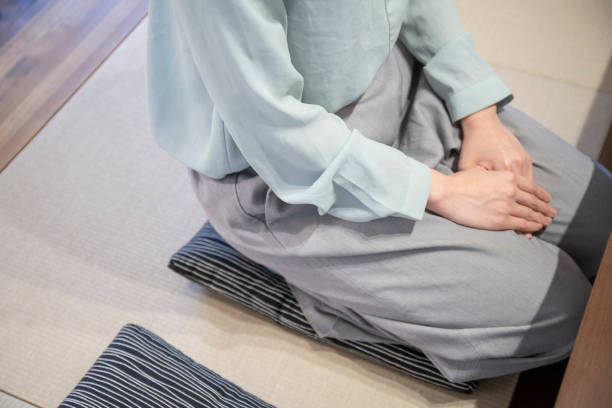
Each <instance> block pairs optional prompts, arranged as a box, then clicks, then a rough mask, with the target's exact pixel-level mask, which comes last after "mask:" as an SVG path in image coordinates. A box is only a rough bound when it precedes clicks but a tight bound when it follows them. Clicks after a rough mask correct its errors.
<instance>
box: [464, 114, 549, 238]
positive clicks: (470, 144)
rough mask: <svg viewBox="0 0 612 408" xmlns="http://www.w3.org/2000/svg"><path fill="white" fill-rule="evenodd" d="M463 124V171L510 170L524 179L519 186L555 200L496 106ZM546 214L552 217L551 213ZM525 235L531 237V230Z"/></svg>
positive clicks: (539, 195)
mask: <svg viewBox="0 0 612 408" xmlns="http://www.w3.org/2000/svg"><path fill="white" fill-rule="evenodd" d="M461 127H462V129H463V143H462V147H461V151H460V153H459V170H466V169H469V168H472V167H475V166H480V167H482V168H484V169H486V170H499V171H508V172H511V173H513V174H514V175H515V176H516V178H517V180H518V179H520V180H522V185H523V186H524V188H523V187H519V188H521V189H522V190H525V189H527V190H526V191H533V192H535V194H536V196H537V198H538V199H540V200H543V201H546V202H549V201H550V200H551V195H550V193H548V192H547V191H546V190H544V189H543V188H542V187H539V186H537V184H536V182H535V179H534V176H533V166H532V163H531V158H530V157H529V154H528V153H527V152H526V151H525V149H524V148H523V146H522V145H521V143H520V142H519V141H518V139H517V138H516V136H514V134H512V132H510V130H508V129H507V128H506V127H505V126H504V125H503V124H502V123H501V121H500V120H499V117H498V116H497V110H496V106H495V105H491V106H489V107H488V108H485V109H483V110H481V111H478V112H475V113H473V114H472V115H469V116H467V117H465V118H464V119H462V120H461ZM535 210H536V211H539V210H537V209H535ZM542 214H543V215H544V216H551V214H550V213H549V212H543V213H542ZM553 216H554V215H553ZM525 235H527V237H528V238H531V233H529V232H527V233H525Z"/></svg>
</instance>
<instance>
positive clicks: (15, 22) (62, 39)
mask: <svg viewBox="0 0 612 408" xmlns="http://www.w3.org/2000/svg"><path fill="white" fill-rule="evenodd" d="M146 13H147V0H0V171H2V170H3V169H4V168H5V167H6V166H7V165H8V164H9V162H10V161H11V160H12V159H13V158H14V157H15V156H16V155H17V154H18V153H19V151H21V149H23V147H24V146H25V145H26V144H27V143H28V142H29V141H30V140H31V139H32V138H33V137H34V136H35V135H36V133H37V132H38V131H39V130H40V129H41V128H42V127H43V126H44V125H45V123H47V121H48V120H49V119H50V118H51V117H52V116H53V115H54V114H55V112H57V111H58V110H59V109H60V108H61V106H62V105H63V104H64V103H65V102H66V101H67V100H68V99H69V98H70V97H71V96H72V94H73V93H74V92H75V91H76V90H77V89H78V88H79V87H80V86H81V85H82V84H83V83H84V82H85V80H86V79H87V78H88V77H89V76H90V75H91V74H92V73H93V72H94V71H95V70H96V69H97V67H98V66H99V65H100V64H101V63H102V62H103V61H104V60H105V59H106V57H107V56H108V55H109V54H110V53H111V52H112V51H113V49H115V47H116V46H117V45H118V44H119V43H120V42H121V41H122V40H123V39H124V38H125V37H126V35H127V34H128V33H129V32H130V31H131V30H132V29H133V28H134V27H135V26H136V25H137V24H138V23H139V22H140V21H141V20H142V18H143V17H144V16H145V15H146Z"/></svg>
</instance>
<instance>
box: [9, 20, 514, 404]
mask: <svg viewBox="0 0 612 408" xmlns="http://www.w3.org/2000/svg"><path fill="white" fill-rule="evenodd" d="M146 26H147V20H146V19H145V20H144V21H143V23H141V24H140V25H139V26H138V27H137V28H136V29H135V31H134V32H133V33H132V34H131V35H130V36H129V37H128V38H127V40H126V41H125V42H124V43H123V44H122V45H121V46H120V47H119V48H118V49H117V50H116V51H115V52H114V53H113V54H112V55H111V56H110V58H109V59H108V60H107V61H106V62H105V63H104V64H103V65H102V67H101V68H100V69H99V70H98V71H97V72H96V73H95V74H94V75H93V76H92V77H91V78H90V79H89V80H88V81H87V82H86V83H85V85H84V86H83V87H82V88H81V89H80V90H79V91H78V92H77V93H76V94H75V95H74V96H73V97H72V98H71V99H70V101H69V102H68V103H67V104H66V105H65V106H64V107H63V108H62V110H60V111H59V112H58V113H57V115H56V116H55V117H54V118H53V119H52V120H51V121H50V122H49V123H48V124H47V125H46V126H45V128H44V129H43V130H42V131H41V133H40V134H39V135H37V136H36V137H35V138H34V140H33V141H32V142H31V143H30V144H29V145H28V146H27V147H26V148H25V149H24V150H23V151H22V152H21V153H20V154H19V155H18V156H17V157H16V158H15V160H14V161H13V162H12V163H11V164H10V165H9V166H8V167H7V168H6V169H5V170H4V171H3V172H2V173H0V242H2V243H3V244H2V245H1V246H0V260H1V267H0V279H2V285H0V322H1V324H2V330H0V367H1V369H0V390H3V391H5V392H8V393H10V394H13V395H16V396H19V397H21V398H24V399H26V400H28V401H31V402H32V403H34V404H37V405H41V406H44V407H53V406H57V404H58V403H59V402H60V401H61V400H62V399H63V398H64V397H65V396H66V395H67V394H68V393H69V392H70V390H71V389H72V387H73V386H74V385H75V384H76V383H77V382H78V381H79V379H80V378H81V376H82V375H83V374H84V373H85V372H86V371H87V369H88V368H89V367H90V365H91V364H92V363H93V362H94V361H95V359H96V358H97V357H98V355H99V354H100V353H101V352H102V351H103V350H104V348H105V347H106V346H107V345H108V343H109V342H110V341H111V339H112V338H113V337H114V335H115V334H116V333H117V331H118V330H119V329H120V328H121V327H122V326H123V325H124V324H125V323H128V322H133V323H137V324H139V325H142V326H143V327H146V328H147V329H149V330H151V331H153V332H155V333H156V334H158V335H160V336H161V337H162V338H164V339H166V340H167V341H168V342H169V343H171V344H172V345H174V346H175V347H177V348H178V349H180V350H181V351H183V352H184V353H185V354H187V355H189V356H191V357H192V358H193V359H194V360H196V361H198V362H200V363H202V364H203V365H205V366H207V367H209V368H210V369H212V370H214V371H216V372H218V373H219V374H220V375H222V376H224V377H226V378H227V379H229V380H231V381H233V382H235V383H236V384H238V385H240V386H242V387H244V388H245V389H247V390H248V391H249V392H252V393H254V394H255V395H257V396H258V397H260V398H262V399H264V400H266V401H268V402H270V403H272V404H276V405H278V406H279V407H292V408H293V407H296V408H299V407H434V406H435V407H479V408H494V407H495V408H497V407H499V408H501V407H506V406H507V404H508V401H509V399H510V396H511V393H512V391H513V387H514V384H515V381H516V375H511V376H505V377H499V378H495V379H491V380H485V381H482V383H481V388H480V389H479V390H478V391H477V392H476V393H475V394H474V395H469V396H466V395H461V394H457V393H455V392H452V391H447V390H443V389H439V388H437V387H435V386H431V385H429V384H425V383H422V382H420V381H418V380H413V379H412V378H410V377H408V376H406V375H403V374H400V373H396V372H394V371H392V370H390V369H387V368H385V367H382V366H380V365H377V364H375V363H371V362H369V361H365V360H364V359H361V358H358V357H356V356H354V355H349V354H346V353H343V352H340V351H338V350H335V349H332V348H331V347H329V346H325V345H322V344H319V343H316V342H314V341H312V340H310V339H308V338H304V337H302V336H300V335H298V334H295V333H293V332H289V331H288V330H285V329H283V328H281V327H277V326H276V325H274V324H273V323H270V322H269V321H267V320H264V319H262V318H259V317H258V316H256V315H254V314H253V313H251V312H248V311H246V310H244V309H241V308H239V307H237V306H236V305H234V304H233V303H230V302H227V301H226V300H224V299H221V298H218V297H216V296H213V295H211V294H209V293H208V292H206V291H205V290H203V289H202V288H201V287H199V286H198V285H196V284H194V283H191V282H190V281H188V280H186V279H185V278H182V277H180V276H178V275H177V274H175V273H174V272H171V271H170V270H169V269H167V268H166V264H167V261H168V259H169V257H170V255H171V254H172V253H173V252H174V251H175V250H176V249H178V248H179V247H180V246H181V245H183V244H184V243H185V242H186V241H187V240H188V239H190V238H191V236H192V235H193V234H194V233H195V232H196V231H197V230H198V229H199V228H200V226H201V225H202V223H203V222H204V220H205V215H204V214H203V212H202V210H201V209H200V207H199V204H198V203H197V201H196V198H195V195H194V194H193V193H192V191H191V187H190V185H189V180H188V177H187V171H186V169H185V168H184V167H183V166H182V165H180V164H179V163H178V162H176V161H175V160H173V159H172V158H170V157H169V156H168V155H167V154H166V153H165V152H163V151H162V150H161V149H159V148H158V147H157V146H156V145H155V142H154V140H153V139H152V138H151V137H150V136H149V134H148V128H147V126H148V124H147V113H146V82H145V79H146V77H145V55H146V54H145V53H146V48H145V45H146V42H145V41H146Z"/></svg>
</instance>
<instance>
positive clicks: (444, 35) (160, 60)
mask: <svg viewBox="0 0 612 408" xmlns="http://www.w3.org/2000/svg"><path fill="white" fill-rule="evenodd" d="M398 39H399V40H400V41H402V42H403V43H404V44H405V45H406V47H407V48H408V49H409V50H410V51H411V52H412V53H413V55H415V57H416V58H417V59H419V60H420V61H422V62H423V63H424V64H425V67H424V75H425V77H426V79H427V80H428V81H429V83H430V84H431V86H432V88H433V89H434V90H435V92H436V93H437V94H438V95H439V96H440V97H441V98H442V99H443V100H444V101H445V103H446V106H447V109H448V111H449V114H450V117H451V119H452V120H453V121H454V122H456V121H457V120H459V119H461V118H462V117H464V116H467V115H468V114H470V113H473V112H475V111H478V110H480V109H482V108H484V107H486V106H490V105H492V104H494V103H497V104H498V106H501V105H502V104H505V103H507V102H509V101H510V99H511V98H512V95H511V92H510V91H509V90H508V88H507V87H506V86H505V85H504V84H503V83H502V82H501V81H500V80H499V78H498V77H497V76H496V75H495V73H494V71H493V70H492V69H491V67H490V66H489V65H488V64H487V63H486V62H485V61H484V60H482V59H481V58H479V57H478V55H477V54H476V53H475V51H474V49H473V47H472V42H471V37H470V36H469V34H468V33H466V32H464V31H463V30H462V28H461V25H460V23H459V19H458V16H457V13H456V10H455V8H454V5H453V3H452V1H450V0H437V1H434V0H411V1H409V0H386V1H384V0H378V1H374V0H334V1H329V0H308V1H304V0H291V1H290V0H285V1H282V0H223V1H218V0H181V1H167V0H151V1H150V3H149V32H148V78H147V80H148V86H149V114H150V129H151V132H152V134H153V136H154V138H155V140H156V141H157V143H158V144H159V145H160V147H161V148H163V149H164V150H166V151H167V152H168V153H169V154H170V155H172V156H173V157H174V158H176V159H177V160H179V161H180V162H182V163H184V164H185V165H186V166H188V167H190V168H192V169H194V170H196V171H198V172H200V173H202V174H205V175H208V176H210V177H213V178H221V177H223V176H224V175H226V174H229V173H233V172H237V171H240V170H242V169H244V168H246V167H248V166H251V167H253V169H254V170H255V171H256V172H257V173H258V174H259V175H260V176H261V178H262V179H263V180H264V181H265V182H266V184H267V185H268V186H269V187H270V188H271V189H272V190H273V191H274V193H276V195H277V196H278V197H279V198H280V199H282V200H283V201H284V202H287V203H291V204H312V205H315V206H317V208H318V213H319V214H320V215H323V214H325V213H329V214H331V215H333V216H336V217H339V218H342V219H345V220H349V221H358V222H364V221H370V220H372V219H376V218H382V217H387V216H396V217H402V218H408V219H416V220H421V219H422V217H423V213H424V211H425V205H426V203H427V198H428V196H429V191H430V188H431V181H432V175H431V170H430V169H429V167H428V166H426V165H425V164H423V163H421V162H419V161H417V160H415V159H413V158H411V157H409V156H407V155H406V154H404V153H403V152H401V151H400V150H398V149H395V148H393V147H391V146H387V145H385V144H382V143H379V142H376V141H374V140H371V139H369V138H367V137H365V136H364V135H363V134H362V133H361V132H360V131H359V129H353V130H349V128H348V127H347V126H346V124H345V123H344V121H343V120H342V119H341V118H340V117H339V116H337V115H335V114H334V113H333V112H336V111H338V110H339V109H340V108H342V107H343V106H345V105H348V104H349V103H351V102H353V101H355V100H356V99H357V98H358V97H359V96H360V95H361V94H363V93H364V92H365V90H366V88H367V87H368V85H369V84H370V82H371V81H372V78H373V77H374V75H375V73H376V71H377V70H378V68H379V67H380V66H381V65H382V63H383V62H384V61H385V60H386V58H387V56H388V55H389V52H390V50H391V48H392V47H393V45H394V44H395V42H396V41H397V40H398Z"/></svg>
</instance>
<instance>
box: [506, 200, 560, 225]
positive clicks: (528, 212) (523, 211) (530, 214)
mask: <svg viewBox="0 0 612 408" xmlns="http://www.w3.org/2000/svg"><path fill="white" fill-rule="evenodd" d="M510 215H513V216H515V217H521V218H524V219H526V220H530V221H535V222H538V223H540V224H542V225H550V223H551V222H552V218H551V217H547V216H545V215H544V214H542V213H541V212H537V211H534V210H533V209H531V208H529V207H527V206H525V205H522V204H519V203H513V204H512V206H511V209H510Z"/></svg>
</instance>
